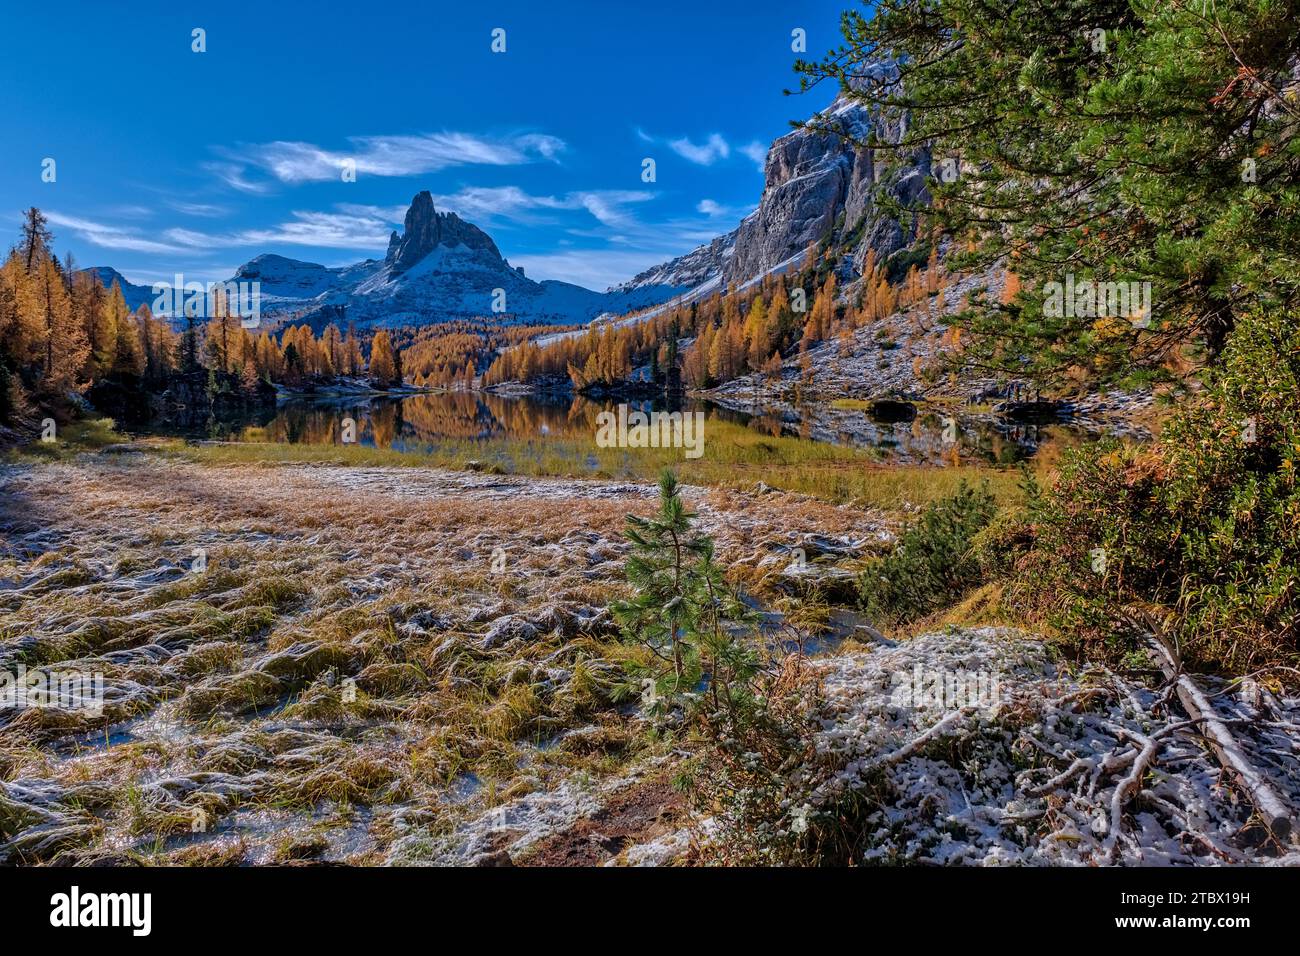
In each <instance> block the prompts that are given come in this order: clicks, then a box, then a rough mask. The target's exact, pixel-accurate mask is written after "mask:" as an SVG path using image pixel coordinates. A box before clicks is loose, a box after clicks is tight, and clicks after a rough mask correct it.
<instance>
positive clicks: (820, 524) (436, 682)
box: [0, 455, 864, 864]
mask: <svg viewBox="0 0 1300 956" xmlns="http://www.w3.org/2000/svg"><path fill="white" fill-rule="evenodd" d="M690 494H691V498H692V503H693V504H695V505H696V506H698V507H699V509H700V511H701V513H702V515H703V520H704V521H705V522H707V524H708V526H709V527H710V528H711V529H713V530H714V532H715V533H716V534H717V535H718V538H719V541H720V549H721V550H722V551H723V553H725V554H727V555H728V556H729V557H730V558H731V559H732V560H735V561H738V562H746V561H747V562H749V563H750V564H754V565H757V564H758V563H759V561H760V560H761V559H763V558H767V557H770V555H772V554H779V553H780V552H781V549H783V548H784V549H788V548H790V547H793V546H794V545H795V544H796V542H797V541H798V540H799V537H800V536H801V535H817V536H820V537H819V538H818V540H823V539H824V542H826V548H827V549H830V550H834V549H835V548H836V547H837V546H838V545H836V542H849V541H852V540H854V536H855V535H859V534H861V531H860V528H861V527H862V525H863V523H864V516H863V514H862V513H860V512H851V511H848V510H845V509H840V508H835V507H832V506H829V505H823V504H820V503H817V502H813V501H811V500H804V499H799V498H797V497H796V496H764V497H762V498H758V499H752V500H751V499H747V498H746V497H745V496H740V495H731V494H728V493H725V492H707V493H706V492H704V491H702V490H700V489H692V490H691V493H690ZM654 495H655V489H654V488H653V487H652V486H643V485H636V484H627V483H619V482H601V481H590V480H586V481H584V480H565V479H545V480H543V479H528V478H515V477H505V476H492V475H486V474H478V473H457V472H447V471H438V470H432V469H427V470H426V469H410V468H402V469H385V468H343V467H335V466H329V465H310V466H304V465H284V466H272V467H258V466H242V467H220V466H205V465H197V464H192V463H186V462H180V461H173V460H168V459H165V458H161V457H158V456H155V455H130V456H122V455H113V456H83V457H82V458H80V459H77V460H75V461H73V462H68V463H49V464H42V465H39V466H32V465H22V466H14V465H6V466H0V668H6V669H9V668H13V667H15V666H16V665H18V664H22V665H24V666H26V667H28V668H36V667H58V668H63V669H78V670H85V671H90V672H102V673H103V675H104V686H105V711H104V713H103V714H102V715H98V716H96V715H92V714H90V713H88V712H78V711H68V710H54V709H44V708H28V709H24V710H14V709H0V861H4V862H9V863H13V862H28V863H36V862H59V863H89V862H104V863H112V862H125V861H128V860H138V859H144V860H160V861H163V862H169V863H199V864H211V863H218V862H222V863H229V862H240V861H242V862H249V863H261V862H277V861H284V860H293V861H298V862H302V861H304V860H309V859H317V860H343V861H349V862H361V863H365V862H385V861H388V862H395V863H398V862H400V863H415V862H432V861H435V860H437V861H444V862H470V861H478V860H480V859H481V858H482V857H483V856H484V855H485V853H486V851H488V850H493V851H495V850H497V849H500V847H498V846H497V843H498V842H499V840H501V839H505V837H507V836H508V837H509V839H508V840H507V841H506V843H505V844H504V846H506V847H513V849H514V851H515V852H520V851H523V850H525V849H526V848H527V847H528V846H529V845H531V844H532V843H533V842H535V841H536V840H538V839H540V838H541V837H543V836H544V835H545V834H547V833H549V832H552V831H554V830H556V829H563V828H564V827H566V826H570V825H571V824H572V823H573V821H574V820H575V819H577V818H578V817H581V816H583V815H584V814H587V813H590V812H591V811H592V808H593V807H594V806H595V803H594V802H593V801H595V800H597V797H598V795H600V794H602V793H607V792H612V791H606V790H604V789H602V788H604V787H606V786H607V785H612V784H616V783H617V782H618V781H622V780H626V779H632V777H633V776H634V771H635V768H636V767H638V766H640V765H642V764H645V763H646V762H647V761H653V760H654V759H655V758H656V756H657V755H656V753H655V748H656V746H657V745H656V744H655V743H654V742H653V741H652V740H650V738H648V737H647V735H645V734H644V733H643V732H642V728H641V727H640V726H639V721H638V719H637V717H636V715H635V714H634V713H630V712H629V710H628V708H626V707H623V706H621V705H617V704H615V702H614V701H613V700H612V699H611V687H612V686H613V684H614V683H615V682H616V681H618V680H620V679H621V677H622V673H623V667H622V665H623V662H624V660H625V659H626V655H627V654H628V653H630V651H629V650H628V649H627V648H625V647H624V646H622V645H621V644H620V643H619V642H618V641H617V640H616V639H615V635H614V633H613V626H612V624H611V622H610V619H609V615H608V612H607V611H606V610H605V608H606V606H607V605H608V603H609V601H610V600H612V599H613V598H614V597H616V596H619V594H620V593H621V590H620V589H621V588H622V587H623V583H622V582H623V557H624V554H625V546H624V543H623V541H622V539H621V535H620V532H621V529H622V525H623V519H624V516H625V514H626V513H627V512H628V511H629V510H637V509H638V508H644V510H647V511H648V510H649V509H650V508H651V507H653V504H654ZM778 498H779V499H781V500H775V499H778ZM855 529H857V530H855ZM198 552H201V553H202V555H203V557H204V561H205V564H203V565H201V566H202V567H203V570H201V571H196V570H195V566H196V565H195V561H196V553H198ZM828 553H829V551H828ZM769 563H770V562H769ZM593 795H596V796H593Z"/></svg>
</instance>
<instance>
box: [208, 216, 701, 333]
mask: <svg viewBox="0 0 1300 956" xmlns="http://www.w3.org/2000/svg"><path fill="white" fill-rule="evenodd" d="M697 271H698V270H697ZM234 281H245V282H250V281H256V282H259V283H260V288H261V295H262V314H263V315H264V316H270V317H271V318H272V319H276V318H279V319H291V320H292V321H294V322H306V323H307V324H309V325H313V326H323V325H325V324H326V323H328V322H339V321H348V322H355V323H357V324H358V325H360V326H367V325H373V326H380V325H383V326H397V325H422V324H428V323H432V322H443V321H448V320H452V319H467V318H489V319H492V320H495V321H497V322H500V323H502V324H509V323H515V322H519V323H523V322H554V323H569V322H585V321H589V320H591V319H593V318H595V317H596V316H598V315H602V314H604V313H615V314H617V313H620V312H626V311H629V310H631V309H637V308H644V307H646V306H650V305H656V304H658V303H660V302H663V301H666V300H667V299H668V298H670V297H671V296H672V295H673V294H674V288H673V287H672V286H671V285H670V284H667V283H662V282H661V283H647V284H640V285H632V284H629V285H627V286H626V287H619V288H616V289H611V290H609V291H608V292H596V291H593V290H591V289H584V288H583V287H581V286H577V285H572V284H571V283H568V282H555V281H550V280H546V281H542V282H535V281H533V280H532V279H529V278H528V277H527V276H525V275H524V270H523V269H522V268H516V267H514V266H511V265H510V263H509V262H507V261H506V259H505V258H504V257H502V255H501V252H500V250H499V249H498V248H497V245H496V243H495V242H494V241H493V240H492V237H491V236H489V235H488V234H487V233H486V232H484V231H483V230H482V229H480V228H478V226H475V225H474V224H473V223H469V222H466V221H465V220H463V219H461V218H460V217H459V216H457V215H456V214H455V213H452V212H439V211H438V210H437V209H435V208H434V205H433V197H432V196H431V195H430V194H429V193H428V192H427V191H425V192H420V193H418V194H416V196H415V198H414V199H412V201H411V205H410V208H409V209H408V210H407V212H406V218H405V222H404V225H403V231H402V232H401V233H400V234H399V233H397V232H394V233H393V234H392V235H391V236H390V237H389V240H388V249H387V252H386V254H385V256H384V258H383V259H382V260H380V259H367V260H365V261H363V262H358V263H355V264H353V265H349V266H341V267H337V268H330V267H326V266H322V265H318V264H316V263H313V262H301V261H299V260H297V259H289V258H286V257H284V256H278V255H262V256H258V257H257V258H255V259H253V260H251V261H249V262H247V263H245V264H244V265H243V266H241V267H240V268H239V269H238V270H237V272H236V273H235V276H234Z"/></svg>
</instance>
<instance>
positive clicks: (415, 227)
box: [384, 189, 501, 273]
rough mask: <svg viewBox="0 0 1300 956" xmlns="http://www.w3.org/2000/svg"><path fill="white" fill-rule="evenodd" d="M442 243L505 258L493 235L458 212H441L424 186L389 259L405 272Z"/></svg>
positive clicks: (392, 244) (394, 237)
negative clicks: (462, 217)
mask: <svg viewBox="0 0 1300 956" xmlns="http://www.w3.org/2000/svg"><path fill="white" fill-rule="evenodd" d="M438 246H465V247H466V248H468V249H471V250H473V251H475V252H485V253H487V254H489V255H490V256H491V257H492V258H493V259H500V258H501V253H500V251H498V249H497V246H496V243H495V242H493V241H492V237H491V236H489V235H488V234H487V233H486V232H484V231H483V230H482V229H480V228H479V227H478V226H475V225H473V224H472V223H468V222H465V220H463V219H461V218H460V217H459V216H457V215H456V214H455V213H454V212H438V211H437V210H436V209H434V207H433V196H432V194H430V192H429V191H428V190H427V189H424V190H421V191H420V192H418V193H416V194H415V198H414V199H412V200H411V206H410V208H409V209H407V210H406V220H405V222H404V223H403V230H402V236H401V238H400V239H399V238H398V236H397V233H393V235H392V237H390V238H389V240H388V254H387V255H386V256H385V257H384V258H385V262H387V264H388V265H389V266H390V267H391V270H392V271H393V272H394V273H398V272H405V271H406V270H407V269H409V268H411V266H413V265H415V264H416V263H417V262H419V261H420V260H421V259H423V258H424V257H425V256H427V255H428V254H429V253H431V252H432V251H433V250H434V249H436V248H437V247H438Z"/></svg>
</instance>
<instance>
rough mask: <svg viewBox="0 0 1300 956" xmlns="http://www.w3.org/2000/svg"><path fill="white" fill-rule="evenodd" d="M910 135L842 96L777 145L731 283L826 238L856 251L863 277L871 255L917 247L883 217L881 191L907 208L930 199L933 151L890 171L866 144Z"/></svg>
mask: <svg viewBox="0 0 1300 956" xmlns="http://www.w3.org/2000/svg"><path fill="white" fill-rule="evenodd" d="M881 69H885V68H884V67H882V68H881ZM905 134H906V124H905V122H903V121H900V120H897V119H890V118H886V117H884V116H881V115H880V114H879V113H878V112H877V111H875V110H873V109H871V108H870V107H868V106H866V105H863V104H861V103H859V102H856V101H854V100H851V99H848V98H847V97H845V96H844V95H841V96H840V97H839V98H837V99H836V101H835V102H834V103H832V104H831V106H830V107H829V108H828V109H827V110H825V111H824V112H822V113H820V114H818V115H817V116H815V117H813V119H812V120H811V121H810V123H809V125H808V126H807V127H805V128H802V129H797V130H795V131H794V132H792V133H787V134H786V135H785V136H782V137H781V138H780V139H778V140H777V141H776V142H774V143H773V144H772V147H771V149H770V150H768V154H767V161H766V163H765V164H764V180H765V182H764V186H763V198H762V200H761V201H760V202H759V206H758V209H757V210H756V211H755V212H754V214H753V215H751V216H750V217H749V218H748V219H746V220H745V221H744V222H743V223H741V224H740V228H739V229H738V230H737V231H736V238H735V254H734V255H733V256H731V258H730V260H729V261H728V262H727V265H726V268H725V269H724V271H723V280H724V282H726V283H732V282H736V283H744V282H748V281H749V280H751V279H754V278H756V277H758V276H762V275H766V274H767V273H769V272H772V271H773V270H776V269H778V268H779V267H781V266H783V265H785V264H786V263H790V262H791V260H797V259H798V258H800V257H802V255H803V253H804V251H805V250H806V249H807V248H808V247H809V246H810V245H815V244H817V243H820V242H822V241H825V240H829V241H830V243H831V244H832V245H833V246H836V247H841V248H844V250H845V251H846V252H850V253H851V254H852V259H853V265H854V268H855V269H857V270H859V271H860V270H861V269H862V267H863V264H864V262H865V260H866V257H867V252H868V250H872V249H874V250H875V253H876V260H877V261H883V260H884V259H885V258H886V257H887V256H889V255H890V254H891V253H894V252H896V251H898V250H899V249H901V248H903V247H904V246H906V245H908V244H909V243H910V242H912V240H913V239H914V238H915V233H914V231H913V230H912V229H911V228H910V227H904V226H903V225H901V224H899V223H898V222H897V221H896V220H894V219H893V218H892V217H890V216H888V215H887V214H885V213H884V212H882V211H881V210H880V209H879V208H878V205H877V201H876V193H877V190H878V189H880V188H882V187H883V188H884V189H885V190H886V191H887V192H888V193H889V194H890V195H892V196H893V197H894V198H896V199H898V200H900V201H902V202H903V203H904V204H911V203H915V202H916V201H918V200H921V199H924V198H926V197H925V181H926V177H927V176H928V175H929V173H930V158H929V155H928V153H926V152H925V151H924V150H918V151H915V152H913V153H910V154H905V160H904V162H903V163H902V164H900V165H899V166H898V167H896V168H893V169H890V168H888V167H887V166H886V165H885V163H884V162H881V161H877V160H876V159H873V156H872V153H871V151H870V150H868V149H866V148H865V147H864V146H863V145H862V144H865V143H866V142H868V141H869V140H870V139H871V138H872V137H873V136H874V137H876V138H878V139H880V140H882V141H884V142H888V143H897V142H900V141H901V140H902V139H903V137H904V136H905Z"/></svg>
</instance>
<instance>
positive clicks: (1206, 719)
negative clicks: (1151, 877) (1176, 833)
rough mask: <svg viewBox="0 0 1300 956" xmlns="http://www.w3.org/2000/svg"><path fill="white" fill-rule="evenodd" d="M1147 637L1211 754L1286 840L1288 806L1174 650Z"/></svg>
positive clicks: (1157, 638) (1272, 829)
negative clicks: (1235, 779) (1228, 771)
mask: <svg viewBox="0 0 1300 956" xmlns="http://www.w3.org/2000/svg"><path fill="white" fill-rule="evenodd" d="M1147 638H1148V643H1149V644H1150V645H1151V647H1152V648H1153V649H1154V650H1155V651H1156V656H1157V659H1158V660H1159V661H1160V668H1161V670H1163V671H1164V673H1165V677H1166V678H1167V679H1168V680H1169V681H1170V682H1171V683H1172V684H1173V685H1174V687H1175V688H1176V689H1177V692H1178V700H1179V701H1180V702H1181V703H1182V705H1183V709H1184V710H1185V711H1187V716H1188V717H1190V718H1191V719H1192V721H1193V722H1194V723H1195V724H1196V726H1197V727H1199V728H1200V732H1201V734H1202V735H1203V736H1204V737H1205V739H1206V740H1207V741H1209V744H1210V749H1211V750H1213V751H1214V756H1215V757H1217V758H1218V760H1219V763H1221V764H1223V766H1224V767H1226V768H1227V769H1229V770H1231V771H1233V772H1234V773H1236V775H1237V777H1238V778H1239V779H1240V781H1241V785H1242V787H1243V788H1244V789H1245V791H1246V795H1247V796H1249V797H1250V800H1251V802H1252V803H1253V804H1254V805H1255V809H1256V810H1258V811H1259V815H1260V817H1262V818H1263V820H1264V823H1265V825H1266V826H1267V827H1268V829H1269V832H1270V833H1272V834H1273V836H1274V837H1275V838H1276V839H1277V840H1278V841H1279V842H1282V843H1286V842H1288V840H1289V839H1290V837H1291V832H1292V820H1291V817H1292V814H1291V810H1290V808H1289V807H1287V805H1286V804H1285V803H1283V802H1282V798H1281V797H1279V796H1278V795H1277V791H1276V790H1274V789H1273V787H1272V785H1270V784H1269V782H1268V780H1267V779H1266V778H1265V777H1264V776H1263V774H1261V773H1260V772H1259V771H1258V770H1257V769H1255V766H1254V765H1253V764H1252V763H1251V762H1250V759H1249V758H1248V757H1247V756H1246V754H1245V752H1244V751H1243V750H1242V749H1241V747H1240V746H1239V745H1238V744H1237V741H1236V740H1235V739H1234V738H1233V736H1232V734H1231V733H1229V731H1228V728H1227V725H1226V724H1225V723H1224V721H1223V720H1222V719H1221V718H1220V717H1219V716H1218V714H1217V712H1216V711H1215V710H1214V707H1213V705H1212V704H1211V703H1210V702H1209V700H1208V699H1207V698H1206V696H1205V694H1204V692H1202V690H1201V689H1200V688H1199V687H1198V686H1197V685H1196V681H1194V680H1192V678H1191V677H1190V676H1189V675H1187V674H1185V673H1183V669H1182V665H1181V663H1180V661H1179V658H1178V652H1177V651H1176V650H1175V649H1174V648H1173V647H1172V646H1171V645H1170V644H1169V642H1168V641H1167V640H1166V639H1165V638H1164V637H1163V636H1162V635H1160V634H1158V633H1154V632H1148V633H1147Z"/></svg>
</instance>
